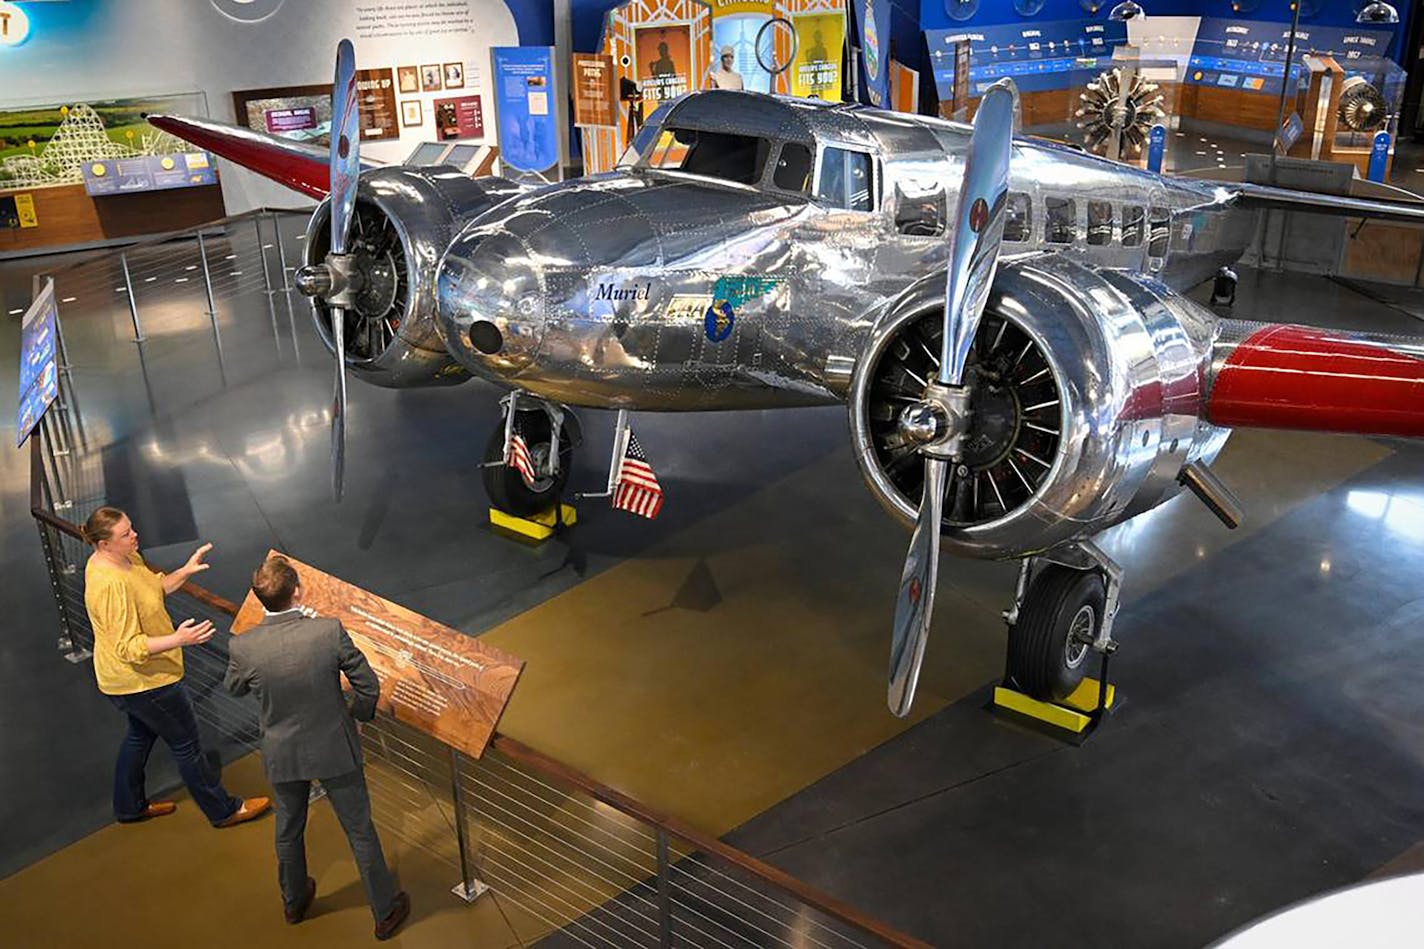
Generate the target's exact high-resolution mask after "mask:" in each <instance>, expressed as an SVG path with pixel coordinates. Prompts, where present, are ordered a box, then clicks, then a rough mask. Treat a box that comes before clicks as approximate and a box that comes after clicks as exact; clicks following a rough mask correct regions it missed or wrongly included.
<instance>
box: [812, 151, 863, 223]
mask: <svg viewBox="0 0 1424 949" xmlns="http://www.w3.org/2000/svg"><path fill="white" fill-rule="evenodd" d="M816 197H818V198H820V199H821V200H822V201H824V202H826V203H827V204H830V205H833V206H834V207H838V208H845V209H846V210H848V211H870V210H873V209H874V206H875V196H874V182H873V180H872V175H871V159H870V155H868V154H867V153H865V152H856V151H851V150H850V149H846V148H826V149H824V150H823V151H822V153H821V177H820V180H819V181H817V182H816Z"/></svg>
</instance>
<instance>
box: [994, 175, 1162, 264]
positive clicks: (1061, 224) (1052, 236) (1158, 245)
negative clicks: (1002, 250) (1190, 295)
mask: <svg viewBox="0 0 1424 949" xmlns="http://www.w3.org/2000/svg"><path fill="white" fill-rule="evenodd" d="M1043 211H1044V227H1043V240H1044V243H1047V244H1072V243H1074V242H1076V241H1077V240H1078V239H1079V237H1080V235H1079V230H1078V202H1077V199H1076V198H1059V197H1053V196H1051V195H1050V196H1048V197H1046V198H1044V201H1043ZM1116 211H1117V209H1116V208H1114V206H1113V204H1112V202H1111V201H1089V202H1088V228H1087V235H1086V237H1087V241H1086V242H1087V243H1088V244H1089V245H1090V246H1098V247H1102V246H1105V245H1108V244H1111V243H1112V242H1113V230H1114V225H1115V224H1117V223H1119V220H1118V218H1117V217H1116ZM1120 223H1121V229H1120V230H1119V231H1118V235H1119V239H1118V243H1119V244H1120V245H1121V246H1123V247H1140V246H1141V245H1142V242H1143V240H1146V241H1147V256H1149V257H1165V256H1166V255H1167V244H1168V241H1169V239H1170V237H1171V231H1172V212H1171V211H1170V210H1169V209H1167V208H1156V207H1154V208H1143V207H1142V206H1141V205H1125V206H1124V207H1123V208H1122V217H1121V219H1120ZM1004 240H1005V241H1006V242H1010V243H1024V242H1026V241H1031V240H1033V202H1032V200H1031V199H1030V198H1029V196H1028V195H1027V194H1025V193H1024V192H1022V191H1011V192H1009V198H1008V205H1007V207H1006V208H1005V214H1004Z"/></svg>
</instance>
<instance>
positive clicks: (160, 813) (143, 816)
mask: <svg viewBox="0 0 1424 949" xmlns="http://www.w3.org/2000/svg"><path fill="white" fill-rule="evenodd" d="M176 810H178V805H177V804H175V803H174V802H172V801H153V802H151V803H150V804H149V805H148V806H147V807H145V808H144V809H143V810H142V811H140V812H139V815H138V816H137V817H130V818H128V819H126V820H121V821H119V823H120V824H137V823H138V822H139V821H144V820H148V819H149V818H150V817H167V816H168V815H169V814H172V813H173V812H174V811H176Z"/></svg>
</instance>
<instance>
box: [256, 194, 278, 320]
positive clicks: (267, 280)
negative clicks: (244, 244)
mask: <svg viewBox="0 0 1424 949" xmlns="http://www.w3.org/2000/svg"><path fill="white" fill-rule="evenodd" d="M252 229H253V230H254V231H256V232H257V254H258V256H259V257H261V258H262V286H264V287H265V288H266V290H265V292H266V294H267V315H268V316H269V317H271V318H272V342H274V343H277V344H278V346H280V345H281V342H280V340H279V339H278V337H277V304H275V303H273V302H272V273H271V271H270V270H268V268H267V247H266V245H265V244H263V243H262V215H261V214H255V215H253V217H252Z"/></svg>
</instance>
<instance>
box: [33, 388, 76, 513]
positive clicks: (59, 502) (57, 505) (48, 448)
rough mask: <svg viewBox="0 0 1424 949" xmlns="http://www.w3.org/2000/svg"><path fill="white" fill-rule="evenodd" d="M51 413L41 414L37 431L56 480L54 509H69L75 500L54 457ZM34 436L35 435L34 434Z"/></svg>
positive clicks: (42, 454) (41, 451)
mask: <svg viewBox="0 0 1424 949" xmlns="http://www.w3.org/2000/svg"><path fill="white" fill-rule="evenodd" d="M49 426H50V421H49V413H48V412H46V413H45V414H44V415H41V416H40V429H39V431H38V432H37V433H36V434H37V435H39V438H40V454H41V456H43V458H44V460H45V461H46V462H47V463H48V465H49V475H50V477H52V478H53V480H54V492H53V497H54V498H55V501H54V510H56V511H67V510H69V509H70V508H72V507H74V501H73V499H71V498H70V497H69V495H68V492H67V491H66V490H65V486H64V482H63V480H61V478H60V474H59V463H58V462H57V461H56V460H55V457H54V445H53V444H52V442H53V436H51V435H50V433H49ZM32 437H33V436H32Z"/></svg>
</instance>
